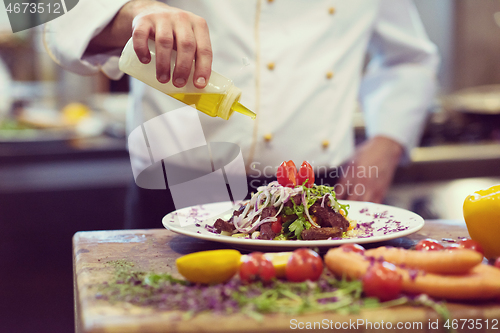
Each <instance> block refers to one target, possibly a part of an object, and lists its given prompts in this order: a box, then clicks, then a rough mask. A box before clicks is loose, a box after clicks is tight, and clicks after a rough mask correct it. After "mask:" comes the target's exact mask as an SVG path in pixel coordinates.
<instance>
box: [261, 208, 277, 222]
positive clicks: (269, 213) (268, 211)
mask: <svg viewBox="0 0 500 333" xmlns="http://www.w3.org/2000/svg"><path fill="white" fill-rule="evenodd" d="M277 212H278V210H277V209H276V208H274V207H273V206H267V207H266V208H264V209H263V210H262V213H261V217H260V219H261V220H263V219H266V218H268V217H273V216H274V215H276V213H277Z"/></svg>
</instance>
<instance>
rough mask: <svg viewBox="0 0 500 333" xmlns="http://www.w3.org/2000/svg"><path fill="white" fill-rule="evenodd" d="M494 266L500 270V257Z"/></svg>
mask: <svg viewBox="0 0 500 333" xmlns="http://www.w3.org/2000/svg"><path fill="white" fill-rule="evenodd" d="M493 266H495V267H496V268H500V257H498V258H497V260H495V263H494V264H493Z"/></svg>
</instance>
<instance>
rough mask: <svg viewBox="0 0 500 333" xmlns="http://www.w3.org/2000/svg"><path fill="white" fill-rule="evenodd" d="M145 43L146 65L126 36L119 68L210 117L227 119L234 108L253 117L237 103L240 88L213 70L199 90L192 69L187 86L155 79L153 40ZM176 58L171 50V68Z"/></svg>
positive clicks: (253, 115)
mask: <svg viewBox="0 0 500 333" xmlns="http://www.w3.org/2000/svg"><path fill="white" fill-rule="evenodd" d="M148 45H149V51H150V52H151V61H150V62H149V63H148V64H143V63H141V62H140V61H139V59H138V57H137V55H136V54H135V51H134V47H133V44H132V38H131V39H129V41H128V42H127V44H126V45H125V48H124V49H123V51H122V55H121V57H120V60H119V67H120V70H121V71H122V72H124V73H127V74H128V75H130V76H132V77H134V78H136V79H138V80H140V81H142V82H144V83H146V84H147V85H149V86H151V87H153V88H155V89H157V90H159V91H161V92H163V93H165V94H167V95H169V96H171V97H173V98H175V99H177V100H179V101H181V102H183V103H186V104H188V105H194V107H195V108H196V109H198V110H199V111H201V112H203V113H205V114H207V115H209V116H211V117H220V118H222V119H225V120H228V119H229V117H231V115H232V114H233V113H234V112H235V111H236V112H239V113H241V114H244V115H246V116H249V117H251V118H252V119H255V117H256V115H255V113H253V112H252V111H250V110H249V109H247V108H246V107H245V106H243V105H242V104H241V103H240V102H239V99H240V97H241V90H240V89H239V88H237V87H236V86H235V85H234V84H233V81H231V80H229V79H228V78H226V77H224V76H222V75H220V74H219V73H217V72H214V71H212V74H211V75H210V79H209V80H208V83H207V86H206V87H205V88H203V89H198V88H196V87H195V86H194V84H193V75H194V68H193V69H192V70H191V73H190V74H189V78H188V80H187V83H186V85H185V86H184V87H182V88H177V87H176V86H174V85H173V84H172V80H170V81H169V82H167V83H160V82H158V80H157V79H156V54H155V44H154V41H152V40H149V42H148ZM175 57H176V52H175V51H174V52H172V58H171V68H173V66H174V63H175ZM193 66H194V64H193ZM171 73H173V70H172V71H171Z"/></svg>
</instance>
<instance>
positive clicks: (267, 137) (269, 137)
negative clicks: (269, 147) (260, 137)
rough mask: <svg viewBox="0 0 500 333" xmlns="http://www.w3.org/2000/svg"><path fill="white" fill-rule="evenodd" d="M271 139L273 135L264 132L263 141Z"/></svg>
mask: <svg viewBox="0 0 500 333" xmlns="http://www.w3.org/2000/svg"><path fill="white" fill-rule="evenodd" d="M272 139H273V135H272V134H271V133H267V134H264V141H266V142H270V141H271V140H272Z"/></svg>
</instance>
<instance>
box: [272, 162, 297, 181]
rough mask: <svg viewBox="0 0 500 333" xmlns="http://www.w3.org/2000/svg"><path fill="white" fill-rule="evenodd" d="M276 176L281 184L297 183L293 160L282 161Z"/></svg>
mask: <svg viewBox="0 0 500 333" xmlns="http://www.w3.org/2000/svg"><path fill="white" fill-rule="evenodd" d="M276 178H277V179H278V183H279V184H280V185H281V186H286V187H295V185H297V167H296V166H295V163H293V161H291V160H290V161H288V162H286V161H284V162H283V163H281V164H280V166H279V167H278V171H277V173H276Z"/></svg>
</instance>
